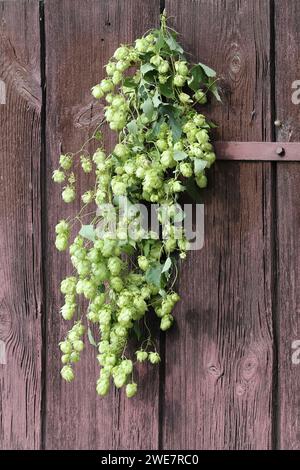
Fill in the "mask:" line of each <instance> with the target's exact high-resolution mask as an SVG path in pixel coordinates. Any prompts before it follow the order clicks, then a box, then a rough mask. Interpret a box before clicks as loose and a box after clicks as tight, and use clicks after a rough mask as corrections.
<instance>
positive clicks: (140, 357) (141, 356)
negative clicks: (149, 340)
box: [135, 351, 148, 362]
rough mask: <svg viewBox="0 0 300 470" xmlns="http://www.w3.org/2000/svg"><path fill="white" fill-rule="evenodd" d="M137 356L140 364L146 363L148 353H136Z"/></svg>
mask: <svg viewBox="0 0 300 470" xmlns="http://www.w3.org/2000/svg"><path fill="white" fill-rule="evenodd" d="M135 354H136V359H137V361H138V362H144V361H146V359H147V358H148V353H147V352H146V351H136V353H135Z"/></svg>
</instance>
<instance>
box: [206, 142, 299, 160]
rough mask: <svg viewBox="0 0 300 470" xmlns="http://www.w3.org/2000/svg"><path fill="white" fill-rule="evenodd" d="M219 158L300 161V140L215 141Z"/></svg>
mask: <svg viewBox="0 0 300 470" xmlns="http://www.w3.org/2000/svg"><path fill="white" fill-rule="evenodd" d="M214 147H215V151H216V154H217V159H218V160H249V161H265V162H269V161H275V162H283V161H288V162H300V142H214Z"/></svg>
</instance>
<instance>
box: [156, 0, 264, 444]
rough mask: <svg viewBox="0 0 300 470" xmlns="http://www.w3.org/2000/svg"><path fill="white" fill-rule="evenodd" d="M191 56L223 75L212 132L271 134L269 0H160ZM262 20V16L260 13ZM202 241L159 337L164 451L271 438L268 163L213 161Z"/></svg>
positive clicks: (227, 136)
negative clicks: (170, 325)
mask: <svg viewBox="0 0 300 470" xmlns="http://www.w3.org/2000/svg"><path fill="white" fill-rule="evenodd" d="M166 9H167V13H168V15H170V16H174V27H175V29H176V30H178V31H180V32H181V33H182V37H181V40H182V42H183V44H184V46H185V49H186V50H188V51H189V52H191V53H192V56H193V59H194V60H195V61H197V60H199V61H201V62H204V63H207V64H208V65H211V66H212V67H213V68H215V69H216V70H217V71H218V73H219V74H220V75H221V77H222V88H223V90H225V91H226V95H225V100H224V101H225V102H224V105H223V106H222V105H216V106H213V108H212V109H211V112H210V114H211V116H212V117H213V118H214V119H215V121H216V122H217V123H218V125H219V129H218V130H217V133H216V137H217V139H218V140H222V141H224V140H232V141H234V140H238V141H240V140H246V141H247V140H254V141H255V140H256V141H260V140H271V125H270V121H271V117H270V116H271V111H270V95H271V92H270V70H269V60H270V57H269V40H270V38H269V35H270V23H269V21H270V11H269V2H267V1H264V2H257V1H256V0H241V1H238V2H237V1H235V0H226V1H223V0H215V1H213V2H212V1H210V0H190V1H187V0H167V1H166ZM258 19H259V20H258ZM212 173H213V174H212V175H211V177H210V178H209V186H210V187H209V189H208V190H207V192H206V194H205V214H206V215H205V246H204V248H203V249H202V251H200V252H191V253H190V254H189V256H188V259H187V261H186V262H183V263H182V266H181V274H180V281H179V291H180V292H181V295H182V297H183V300H182V302H180V303H179V305H178V308H177V310H176V313H175V316H176V319H177V325H178V326H177V327H175V329H174V330H173V332H168V334H167V335H166V383H165V387H164V389H165V397H164V404H163V405H162V410H163V426H164V427H163V438H162V439H163V447H164V448H165V449H187V448H190V449H193V448H194V449H269V448H271V446H272V367H273V352H272V341H273V336H272V302H271V263H270V259H271V224H270V218H271V164H270V163H257V164H251V163H239V162H219V163H217V165H216V167H215V170H214V171H213V172H212Z"/></svg>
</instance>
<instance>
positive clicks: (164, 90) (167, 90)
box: [159, 77, 175, 98]
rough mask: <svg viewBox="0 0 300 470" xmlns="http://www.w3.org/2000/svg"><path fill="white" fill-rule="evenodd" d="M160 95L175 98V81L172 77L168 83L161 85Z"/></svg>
mask: <svg viewBox="0 0 300 470" xmlns="http://www.w3.org/2000/svg"><path fill="white" fill-rule="evenodd" d="M159 91H160V93H161V94H162V95H163V96H165V97H166V98H174V97H175V95H174V90H173V81H172V77H170V78H169V79H168V80H167V81H166V83H161V84H160V85H159Z"/></svg>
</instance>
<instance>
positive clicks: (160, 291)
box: [159, 289, 167, 298]
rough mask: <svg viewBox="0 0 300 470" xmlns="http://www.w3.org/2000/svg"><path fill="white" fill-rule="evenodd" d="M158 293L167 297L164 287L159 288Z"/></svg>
mask: <svg viewBox="0 0 300 470" xmlns="http://www.w3.org/2000/svg"><path fill="white" fill-rule="evenodd" d="M159 295H160V296H161V297H163V298H165V297H167V293H166V291H165V289H160V290H159Z"/></svg>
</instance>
